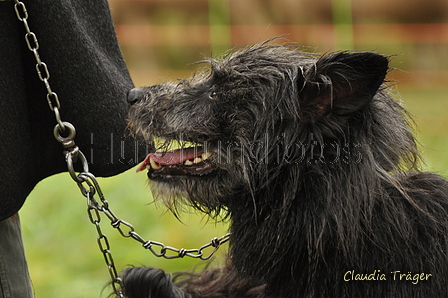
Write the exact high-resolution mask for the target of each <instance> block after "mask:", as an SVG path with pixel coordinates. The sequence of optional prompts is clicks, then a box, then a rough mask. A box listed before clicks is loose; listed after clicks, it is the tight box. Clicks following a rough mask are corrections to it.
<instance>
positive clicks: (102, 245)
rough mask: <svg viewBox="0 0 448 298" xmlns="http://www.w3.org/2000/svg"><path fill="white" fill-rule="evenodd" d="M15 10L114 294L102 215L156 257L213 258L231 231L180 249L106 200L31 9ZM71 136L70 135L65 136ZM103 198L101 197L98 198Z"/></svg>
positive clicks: (117, 283) (116, 285) (118, 291)
mask: <svg viewBox="0 0 448 298" xmlns="http://www.w3.org/2000/svg"><path fill="white" fill-rule="evenodd" d="M14 2H15V5H14V9H15V12H16V15H17V18H18V19H19V21H20V22H22V23H23V25H24V26H25V31H26V34H25V41H26V44H27V46H28V49H29V50H30V51H31V52H32V53H33V54H34V57H35V59H36V72H37V75H38V77H39V79H40V80H41V81H42V82H43V83H44V85H45V88H46V90H47V102H48V105H49V107H50V110H51V111H53V112H54V115H55V118H56V122H57V124H56V126H55V127H54V130H53V134H54V136H55V138H56V140H57V141H59V142H60V143H61V144H62V146H63V148H64V154H65V160H66V162H67V169H68V172H69V174H70V176H71V177H72V179H73V180H74V181H75V182H76V183H77V184H78V187H79V189H80V190H81V193H82V195H83V196H84V197H85V198H86V199H87V212H88V216H89V219H90V222H91V223H92V224H93V225H95V227H96V230H97V234H98V238H97V243H98V247H99V249H100V251H101V253H102V254H103V257H104V260H105V263H106V265H107V268H108V271H109V274H110V277H111V280H112V283H111V284H112V287H113V290H114V293H115V295H116V296H117V297H124V294H123V292H122V289H123V283H122V280H121V278H120V277H119V275H118V273H117V269H116V267H115V262H114V259H113V257H112V253H111V247H110V244H109V240H108V238H107V236H106V235H105V234H104V233H103V232H102V230H101V226H100V222H101V215H105V216H106V217H107V218H108V219H109V221H110V224H111V225H112V227H113V228H115V229H116V230H117V231H118V232H119V233H120V234H121V236H123V237H125V238H132V239H134V240H136V241H138V242H140V243H141V244H142V246H143V247H144V248H145V249H148V250H149V251H151V253H152V254H154V255H155V256H156V257H163V258H166V259H175V258H183V257H185V256H187V257H191V258H199V259H201V260H208V259H210V258H211V257H212V256H213V254H214V253H215V252H216V251H217V250H218V249H219V247H220V246H221V245H222V244H224V243H225V242H227V241H229V238H230V234H226V235H224V236H222V237H220V238H213V239H212V240H211V241H210V242H209V243H207V244H205V245H203V246H201V247H200V248H198V249H184V248H181V249H178V248H174V247H171V246H167V245H165V244H163V243H161V242H157V241H152V240H145V239H144V238H143V237H141V236H140V235H139V234H137V232H135V230H134V227H133V226H132V225H131V224H130V223H128V222H126V221H124V220H122V219H120V218H118V217H117V216H116V215H115V213H114V212H113V211H112V210H111V209H110V208H109V202H108V201H107V200H106V199H105V197H104V194H103V192H102V190H101V188H100V185H99V183H98V180H97V179H96V177H95V176H94V175H93V174H92V173H90V172H89V165H88V162H87V160H86V158H85V156H84V154H83V153H82V152H81V150H80V149H79V148H78V146H76V145H75V141H74V139H75V135H76V130H75V127H74V126H73V125H72V124H71V123H69V122H65V121H62V120H61V117H60V114H59V110H60V107H61V106H60V103H59V98H58V96H57V94H56V93H55V92H54V91H53V90H52V89H51V86H50V82H49V79H50V72H49V71H48V67H47V65H46V64H45V63H44V62H43V61H42V60H41V59H40V56H39V52H38V50H39V42H38V40H37V36H36V34H35V33H33V32H32V31H31V30H30V27H29V25H28V12H27V10H26V7H25V4H24V3H23V2H21V1H19V0H14ZM62 134H64V135H67V136H63V135H62ZM76 162H79V163H81V166H82V169H83V171H82V172H81V173H79V174H76V172H75V169H74V163H76ZM96 196H98V197H99V200H98V199H97V198H96ZM207 249H211V251H210V252H209V253H208V254H206V253H205V250H207Z"/></svg>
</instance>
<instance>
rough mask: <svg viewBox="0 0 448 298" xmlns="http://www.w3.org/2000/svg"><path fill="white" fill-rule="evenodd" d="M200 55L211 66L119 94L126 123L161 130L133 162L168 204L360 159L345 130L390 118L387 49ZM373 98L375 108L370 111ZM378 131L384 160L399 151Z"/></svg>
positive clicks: (250, 190)
mask: <svg viewBox="0 0 448 298" xmlns="http://www.w3.org/2000/svg"><path fill="white" fill-rule="evenodd" d="M208 62H209V63H210V66H211V67H210V70H209V71H205V72H203V73H200V74H197V75H195V76H194V77H193V78H191V79H187V80H180V81H178V82H176V83H164V84H161V85H156V86H152V87H147V88H137V89H133V90H131V91H130V93H129V96H128V100H129V102H130V104H131V107H130V112H129V121H130V127H131V128H132V130H133V131H134V132H135V133H137V134H141V135H144V136H145V137H146V138H147V139H148V140H150V141H152V140H153V138H154V137H157V139H158V140H159V141H160V140H163V142H161V143H158V144H155V146H156V147H157V151H156V152H153V153H150V154H149V155H148V157H147V158H146V160H145V161H144V163H143V164H142V166H141V167H140V170H143V169H145V168H147V169H148V177H149V178H150V179H151V180H152V181H154V184H153V185H154V186H155V187H154V189H155V190H156V192H158V193H159V194H162V195H163V196H165V197H168V198H169V199H168V200H167V202H169V204H170V205H171V206H174V205H173V204H172V203H173V202H177V201H179V200H178V198H179V197H184V198H188V199H189V201H190V202H193V204H194V205H197V206H201V207H204V210H206V211H207V210H208V211H216V210H219V209H221V208H222V207H224V206H228V205H229V204H231V203H232V202H237V204H239V205H241V204H244V203H243V202H241V200H240V199H239V198H240V196H244V195H247V194H252V195H251V196H252V197H257V195H256V192H257V191H260V190H261V191H263V192H265V191H266V189H265V188H266V187H268V185H269V183H270V182H271V181H275V180H276V179H277V177H278V176H279V175H280V174H281V172H282V171H284V170H285V168H286V167H290V166H293V165H295V166H302V167H306V166H310V165H311V166H314V165H315V164H316V163H319V161H320V162H323V163H339V162H342V161H343V160H345V162H359V161H360V158H362V157H361V154H362V153H361V151H362V148H358V147H360V146H361V145H362V144H361V143H362V142H366V141H371V140H367V139H366V140H362V139H360V138H362V137H364V136H361V135H359V136H356V135H354V134H355V133H358V131H360V130H361V129H371V128H368V127H362V126H365V121H364V118H365V117H366V116H369V117H375V119H370V120H372V121H376V122H377V123H376V124H377V125H382V124H383V123H381V122H384V121H388V122H390V123H389V124H388V125H389V126H390V125H392V124H395V123H393V122H397V123H398V122H399V121H398V120H397V121H396V120H394V119H393V117H394V116H395V115H396V111H395V110H394V109H396V107H392V106H394V102H393V101H392V100H391V99H390V98H389V97H388V95H386V94H385V93H384V92H383V91H382V90H381V89H382V87H381V86H382V84H383V82H384V79H385V76H386V73H387V71H388V59H387V58H386V57H384V56H382V55H379V54H375V53H349V52H339V53H334V54H328V55H324V56H321V57H317V56H316V55H312V54H307V53H303V52H300V51H297V50H295V49H292V48H289V47H284V46H273V45H266V44H262V45H256V46H252V47H249V48H247V49H244V50H242V51H239V52H236V53H233V54H230V55H228V56H227V57H226V58H224V59H222V60H210V61H208ZM372 106H376V107H379V108H378V110H380V111H382V112H383V113H384V115H373V116H372V113H371V112H372ZM387 113H392V114H393V115H392V114H391V115H389V116H388V115H387ZM381 117H385V118H384V119H381ZM400 120H402V118H400ZM398 124H399V123H398ZM356 126H359V127H356ZM367 133H371V134H372V133H375V130H374V129H371V131H370V132H367ZM358 134H359V133H358ZM369 137H370V138H371V137H375V136H373V135H370V136H369ZM376 137H378V138H380V137H381V136H376ZM379 141H380V142H383V144H380V143H378V146H383V149H384V150H386V151H387V150H389V151H387V152H386V153H387V154H383V156H386V158H384V160H383V161H382V162H383V166H384V167H385V168H387V169H389V170H390V169H392V168H393V167H394V166H395V165H396V164H397V163H398V160H399V155H400V152H392V150H390V149H387V148H386V147H387V145H388V144H389V143H390V142H391V140H386V143H384V138H383V140H379ZM393 141H394V142H397V141H398V140H397V139H394V140H393ZM173 142H177V143H178V145H177V147H172V143H173ZM360 144H361V145H360ZM347 146H348V147H347ZM392 147H393V146H392ZM392 147H390V148H392ZM173 148H175V149H173ZM384 150H383V151H384ZM344 152H345V153H344ZM343 154H345V156H344V155H343ZM296 178H298V177H296ZM268 189H269V187H268Z"/></svg>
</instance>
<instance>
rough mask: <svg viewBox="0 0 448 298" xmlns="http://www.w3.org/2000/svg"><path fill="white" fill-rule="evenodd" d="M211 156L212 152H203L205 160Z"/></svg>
mask: <svg viewBox="0 0 448 298" xmlns="http://www.w3.org/2000/svg"><path fill="white" fill-rule="evenodd" d="M210 156H212V153H211V152H204V153H202V159H203V160H205V159H207V158H209V157H210Z"/></svg>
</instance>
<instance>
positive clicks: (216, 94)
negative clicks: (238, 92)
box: [208, 91, 218, 99]
mask: <svg viewBox="0 0 448 298" xmlns="http://www.w3.org/2000/svg"><path fill="white" fill-rule="evenodd" d="M208 97H210V99H218V93H217V92H216V91H212V92H210V94H209V95H208Z"/></svg>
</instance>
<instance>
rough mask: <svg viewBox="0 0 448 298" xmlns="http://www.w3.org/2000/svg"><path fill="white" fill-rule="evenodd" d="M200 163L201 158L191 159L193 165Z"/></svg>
mask: <svg viewBox="0 0 448 298" xmlns="http://www.w3.org/2000/svg"><path fill="white" fill-rule="evenodd" d="M201 161H202V158H200V157H195V159H193V163H200V162H201Z"/></svg>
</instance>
